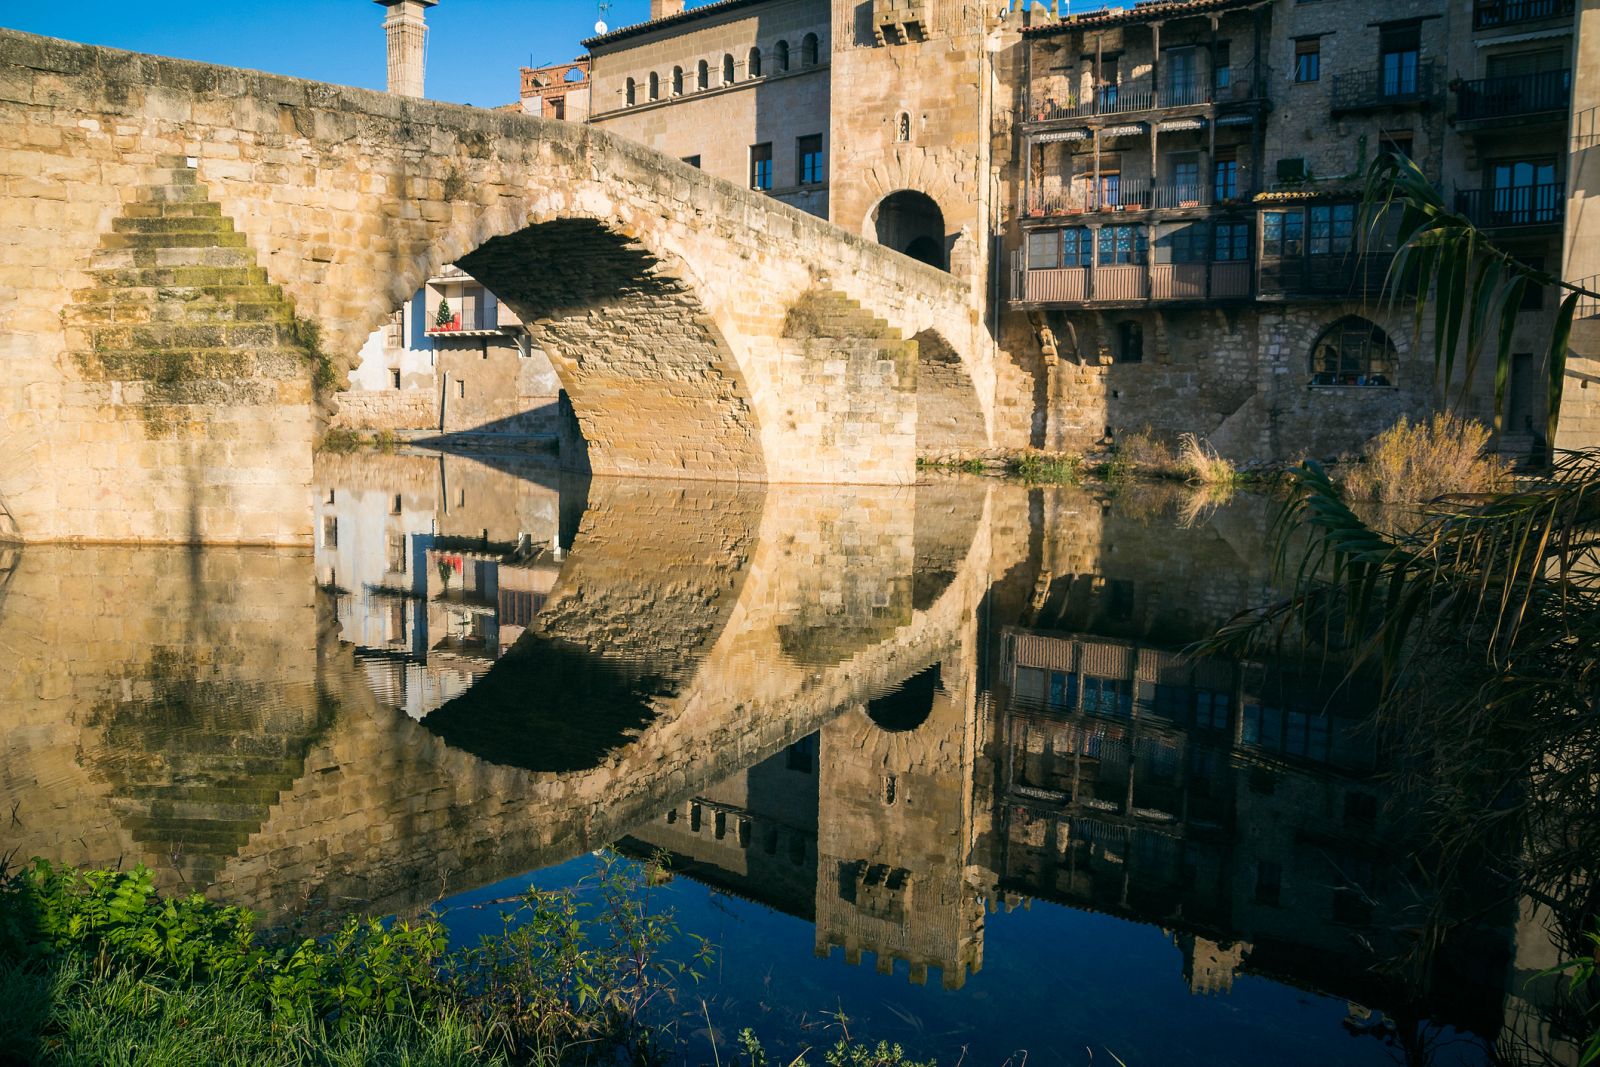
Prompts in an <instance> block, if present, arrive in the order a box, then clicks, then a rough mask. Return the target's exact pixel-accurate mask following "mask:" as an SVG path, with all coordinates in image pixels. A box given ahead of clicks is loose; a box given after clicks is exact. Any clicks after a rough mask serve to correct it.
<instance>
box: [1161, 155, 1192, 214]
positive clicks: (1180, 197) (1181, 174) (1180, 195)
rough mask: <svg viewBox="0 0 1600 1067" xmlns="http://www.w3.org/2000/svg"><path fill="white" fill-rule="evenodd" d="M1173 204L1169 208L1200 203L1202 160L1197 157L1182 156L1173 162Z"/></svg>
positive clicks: (1168, 205)
mask: <svg viewBox="0 0 1600 1067" xmlns="http://www.w3.org/2000/svg"><path fill="white" fill-rule="evenodd" d="M1172 192H1173V201H1174V202H1173V203H1171V204H1167V205H1166V206H1167V207H1178V206H1181V205H1185V204H1189V203H1194V204H1198V203H1199V202H1200V160H1199V158H1198V157H1197V156H1193V155H1189V156H1180V157H1178V158H1177V159H1174V160H1173V161H1172Z"/></svg>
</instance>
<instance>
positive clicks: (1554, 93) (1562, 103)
mask: <svg viewBox="0 0 1600 1067" xmlns="http://www.w3.org/2000/svg"><path fill="white" fill-rule="evenodd" d="M1571 96H1572V72H1571V71H1570V70H1547V71H1544V72H1543V73H1541V74H1513V75H1509V76H1507V77H1501V78H1478V79H1477V80H1475V81H1469V82H1462V83H1461V87H1460V88H1459V89H1458V90H1457V93H1456V118H1458V119H1466V120H1474V119H1505V118H1514V117H1516V116H1518V115H1537V114H1539V113H1540V112H1542V111H1565V110H1566V107H1567V101H1568V99H1569V98H1570V97H1571Z"/></svg>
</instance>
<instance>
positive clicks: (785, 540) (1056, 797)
mask: <svg viewBox="0 0 1600 1067" xmlns="http://www.w3.org/2000/svg"><path fill="white" fill-rule="evenodd" d="M321 462H322V466H321V468H320V470H319V472H318V479H319V489H318V493H319V501H320V502H319V505H318V514H317V527H318V534H317V537H318V540H317V546H318V547H317V548H316V550H315V552H314V553H309V554H308V553H286V552H282V551H238V550H230V551H218V550H204V551H200V550H196V551H185V550H174V549H162V550H130V549H127V548H64V547H48V546H36V547H30V548H28V549H27V550H26V551H24V552H21V553H12V554H11V555H9V556H7V557H5V558H3V559H0V649H3V650H4V652H5V654H6V655H7V656H8V658H9V659H10V661H11V663H12V665H13V668H14V669H8V670H7V671H5V673H4V674H0V703H3V708H4V711H3V713H0V714H3V715H4V722H3V732H0V800H3V801H4V808H5V811H6V812H7V813H8V814H7V815H6V821H7V823H8V825H7V826H6V828H4V829H3V830H0V848H3V849H5V850H7V851H10V850H15V851H16V852H17V853H19V854H22V855H29V854H37V855H43V856H48V857H52V858H57V859H61V860H65V861H69V862H74V863H85V864H101V865H104V864H115V863H122V864H129V863H132V862H135V861H138V862H143V863H146V864H148V865H149V866H151V867H152V868H154V869H155V870H156V871H157V872H158V877H159V878H160V879H161V880H162V881H163V882H164V883H165V884H166V885H167V886H168V887H170V888H177V887H180V886H186V887H193V888H198V889H203V890H207V891H209V892H212V893H214V894H216V895H218V896H220V897H225V898H227V899H230V900H235V901H238V902H241V903H244V904H247V905H249V906H250V907H252V908H254V909H256V910H258V911H259V912H262V913H263V914H264V915H265V916H266V917H267V918H268V920H269V921H271V922H274V923H295V924H305V925H307V926H309V927H310V928H312V929H318V928H325V927H327V926H328V925H329V924H331V923H333V922H335V921H336V920H337V918H338V916H340V915H342V914H344V913H347V912H350V911H362V912H385V913H387V912H408V911H411V910H414V909H416V908H419V907H422V906H424V905H426V904H428V903H429V902H432V901H435V900H437V899H439V898H441V897H443V896H447V895H450V894H452V893H456V892H460V891H464V890H470V889H472V888H474V887H477V886H482V885H486V884H488V883H491V882H494V881H496V880H499V879H502V878H505V877H509V876H512V875H516V874H518V873H520V872H525V871H528V870H531V869H534V868H540V867H544V866H548V865H551V864H555V863H559V862H561V861H563V860H567V859H569V858H571V857H573V856H576V855H579V854H581V853H582V852H584V851H585V850H589V849H592V848H595V847H598V846H600V845H602V844H605V843H608V842H618V843H620V845H621V847H622V848H623V849H624V850H627V851H632V852H635V853H639V854H643V853H645V852H648V851H655V850H665V851H666V852H667V853H669V854H670V855H671V856H672V858H673V866H674V869H675V870H677V871H679V872H680V873H682V874H686V875H688V876H689V877H690V878H692V879H695V880H697V881H699V882H703V883H705V884H707V885H710V886H714V887H717V888H719V889H722V890H726V891H728V892H731V893H733V894H734V895H736V896H738V897H744V898H748V899H752V900H755V901H758V902H760V903H762V904H765V905H768V906H770V907H771V908H773V909H776V910H777V911H779V912H782V913H786V914H788V915H792V916H797V917H799V918H801V919H804V920H806V921H807V922H810V923H811V924H813V926H814V947H815V950H816V953H817V955H819V956H822V957H828V956H835V957H837V956H842V957H843V958H844V959H845V960H847V961H849V962H850V963H858V962H860V961H861V959H862V957H863V955H864V954H870V955H872V956H873V957H874V958H875V961H876V965H877V968H878V970H880V971H883V972H901V973H904V974H906V975H907V976H908V977H909V979H910V980H911V981H912V982H913V983H918V984H920V983H922V982H925V981H927V979H928V976H929V973H930V972H935V973H937V975H938V978H939V980H940V982H941V983H942V985H943V986H944V987H946V988H947V989H958V988H961V987H962V986H963V985H965V984H966V983H968V982H969V981H970V980H971V977H972V976H973V975H975V974H977V973H979V972H980V971H981V970H982V969H983V966H984V962H985V961H984V951H985V942H986V938H988V937H989V934H990V930H989V928H988V927H989V925H990V924H992V923H997V924H1004V923H1005V922H1008V921H1012V920H1010V919H1009V918H1008V917H1005V916H1002V915H1001V913H1002V912H1010V911H1011V910H1012V909H1014V908H1016V907H1017V906H1018V905H1019V904H1023V903H1028V904H1030V905H1031V903H1032V902H1035V901H1046V902H1052V903H1056V904H1063V905H1067V906H1068V907H1070V908H1072V909H1080V910H1087V911H1091V912H1099V913H1108V914H1110V915H1113V916H1117V917H1120V918H1122V919H1128V920H1133V921H1135V922H1138V923H1144V924H1155V925H1158V926H1159V927H1161V928H1162V929H1164V930H1166V931H1167V932H1168V933H1169V934H1170V937H1171V939H1172V941H1173V942H1174V943H1175V945H1176V947H1177V950H1178V951H1177V953H1176V955H1174V956H1173V957H1172V958H1171V963H1170V966H1171V967H1172V968H1173V969H1174V971H1177V970H1180V969H1181V973H1182V976H1183V978H1184V980H1185V982H1186V984H1187V987H1188V989H1189V990H1190V991H1192V992H1196V993H1227V992H1228V991H1229V990H1230V989H1231V988H1232V987H1233V985H1234V983H1235V981H1236V980H1238V979H1239V977H1240V976H1242V975H1261V976H1266V977H1269V978H1272V979H1273V980H1275V981H1278V982H1282V983H1287V984H1290V985H1294V986H1301V987H1310V988H1312V989H1316V990H1319V991H1321V992H1324V993H1328V994H1332V995H1334V996H1338V997H1344V998H1347V999H1350V1000H1352V1001H1358V1002H1360V1003H1362V1004H1366V1005H1371V1006H1374V1007H1378V1008H1381V1009H1383V1010H1385V1011H1387V1012H1388V1013H1389V1015H1390V1016H1391V1017H1392V1018H1394V1019H1398V1020H1400V1022H1401V1024H1402V1026H1404V1025H1406V1024H1408V1023H1409V1022H1412V1021H1415V1020H1418V1019H1424V1018H1432V1019H1436V1020H1440V1021H1442V1022H1444V1023H1449V1024H1452V1025H1456V1026H1461V1027H1464V1028H1466V1029H1469V1030H1472V1031H1476V1032H1477V1033H1480V1034H1484V1035H1492V1034H1493V1033H1495V1032H1496V1030H1498V1029H1499V1027H1500V1026H1501V1025H1502V1022H1503V1020H1504V1019H1505V1018H1506V1016H1507V1014H1508V1013H1511V1012H1514V1011H1516V1010H1519V1008H1520V1005H1519V1002H1518V1001H1517V999H1516V995H1515V994H1516V993H1517V990H1516V989H1513V988H1511V987H1510V985H1509V983H1508V980H1507V976H1508V975H1509V974H1510V973H1511V972H1512V969H1513V965H1514V964H1515V965H1518V966H1520V965H1523V963H1524V961H1525V958H1529V957H1528V954H1529V953H1531V952H1535V951H1537V948H1538V946H1537V944H1536V942H1537V941H1538V933H1539V932H1538V931H1537V930H1536V929H1532V928H1531V927H1530V926H1529V924H1527V923H1524V924H1522V925H1521V926H1519V925H1518V924H1517V922H1516V916H1515V915H1511V916H1500V917H1499V918H1498V919H1497V920H1495V921H1493V922H1488V923H1481V924H1479V925H1478V926H1476V927H1474V928H1472V929H1471V930H1470V931H1469V932H1468V934H1467V935H1465V936H1464V937H1463V938H1462V939H1461V943H1460V944H1452V945H1447V946H1445V948H1444V950H1443V951H1441V952H1440V953H1439V954H1437V956H1436V958H1435V964H1434V966H1432V967H1430V968H1424V969H1423V970H1421V971H1420V972H1419V971H1416V970H1412V971H1407V972H1390V971H1386V970H1384V968H1383V967H1382V966H1381V963H1382V961H1383V960H1384V959H1386V958H1388V957H1390V956H1393V955H1396V954H1399V953H1400V952H1402V951H1403V950H1404V949H1405V948H1406V937H1405V934H1404V931H1405V930H1407V929H1408V928H1410V927H1411V926H1414V925H1415V923H1416V913H1417V911H1418V909H1420V908H1422V907H1424V906H1425V904H1426V903H1427V902H1426V901H1424V900H1422V899H1420V898H1419V897H1418V895H1417V893H1416V891H1415V889H1414V887H1413V886H1412V884H1411V882H1410V881H1409V875H1410V872H1409V871H1408V870H1407V868H1406V862H1405V857H1406V855H1407V848H1406V844H1405V843H1406V840H1407V836H1406V835H1407V832H1408V828H1407V827H1405V826H1404V825H1403V822H1402V821H1401V820H1399V819H1398V818H1397V817H1396V816H1395V815H1394V814H1393V813H1391V812H1389V811H1388V810H1387V808H1386V806H1385V799H1386V796H1385V791H1384V788H1383V786H1382V785H1381V780H1380V778H1379V777H1377V776H1376V775H1375V772H1376V770H1377V769H1378V768H1377V765H1376V762H1375V759H1374V754H1373V753H1372V751H1371V745H1370V741H1368V740H1366V739H1365V738H1364V735H1363V733H1362V732H1361V731H1360V730H1359V728H1358V726H1359V722H1360V717H1361V713H1362V710H1363V709H1362V708H1361V706H1360V700H1359V699H1358V698H1357V696H1355V695H1352V694H1351V693H1348V692H1340V691H1338V690H1337V689H1336V688H1335V687H1331V686H1330V685H1329V684H1327V682H1326V680H1325V679H1323V678H1321V677H1319V676H1317V675H1316V674H1314V673H1310V672H1305V671H1297V670H1294V669H1291V668H1289V667H1287V666H1284V665H1281V664H1279V665H1264V664H1235V663H1226V662H1218V661H1207V660H1200V661H1195V660H1190V659H1184V658H1182V657H1181V656H1179V655H1177V654H1176V653H1175V651H1174V650H1175V649H1177V648H1179V647H1180V646H1181V645H1182V644H1183V643H1185V642H1187V641H1189V640H1192V639H1193V638H1195V637H1197V636H1199V635H1201V634H1202V633H1204V632H1205V631H1206V630H1207V628H1208V627H1210V626H1212V625H1214V624H1215V623H1216V622H1217V621H1219V620H1220V619H1221V618H1223V617H1226V616H1227V615H1228V614H1231V613H1232V612H1233V611H1234V610H1236V609H1237V608H1239V607H1241V606H1243V605H1247V604H1252V603H1258V602H1260V601H1262V600H1264V599H1265V598H1266V597H1267V596H1268V594H1269V585H1268V577H1269V576H1268V574H1267V572H1266V567H1267V562H1266V561H1267V557H1268V553H1266V552H1265V551H1263V542H1264V538H1265V530H1266V526H1267V521H1268V505H1267V504H1266V503H1264V502H1259V501H1250V500H1241V501H1238V502H1235V503H1233V504H1231V505H1229V506H1227V507H1226V508H1223V509H1220V510H1218V511H1216V512H1215V513H1214V514H1211V515H1209V516H1206V517H1204V518H1203V519H1202V520H1201V521H1199V522H1191V523H1189V524H1183V523H1181V522H1178V521H1175V510H1176V509H1175V506H1174V502H1172V501H1170V500H1162V499H1149V498H1140V497H1135V498H1129V499H1124V500H1120V501H1118V502H1117V504H1116V505H1115V506H1112V505H1111V504H1109V503H1107V502H1103V501H1100V500H1097V499H1095V498H1094V497H1092V496H1090V495H1087V494H1085V493H1082V492H1079V491H1076V490H1068V489H1050V490H1041V489H1033V490H1029V489H1026V488H1023V487H1019V486H1014V485H1007V484H995V483H988V482H983V481H974V480H963V481H950V482H931V483H927V484H922V485H919V486H916V487H914V488H913V487H904V488H898V489H878V488H855V487H846V488H840V487H827V488H818V489H805V488H798V487H781V488H780V487H768V488H765V489H751V488H745V487H740V486H735V485H726V484H716V483H697V484H693V485H688V484H682V485H676V484H671V483H663V482H648V483H640V482H630V481H624V480H611V479H596V480H593V481H582V480H575V479H573V477H572V476H571V475H566V476H563V475H561V474H559V473H558V472H556V471H554V470H550V469H546V468H541V467H538V466H536V465H532V464H531V461H522V460H494V459H490V458H476V459H475V458H464V457H454V456H440V455H398V456H355V457H326V458H324V459H323V460H322V461H321ZM1016 921H1021V919H1020V917H1019V918H1018V919H1017V920H1016ZM1058 950H1059V953H1060V955H1061V957H1062V958H1063V959H1066V958H1072V957H1073V951H1074V950H1073V946H1072V945H1070V944H1063V945H1060V946H1058ZM1463 961H1466V962H1465V964H1464V963H1463ZM1099 962H1100V963H1104V962H1105V961H1099ZM1094 964H1095V961H1091V960H1083V959H1078V960H1076V962H1075V964H1074V968H1076V969H1078V970H1080V971H1081V970H1082V969H1084V968H1088V967H1091V966H1093V965H1094ZM1069 984H1070V983H1069ZM832 1006H833V1005H832V1004H831V1002H830V1003H825V1004H822V1005H819V1007H832ZM1352 1062H1353V1061H1352Z"/></svg>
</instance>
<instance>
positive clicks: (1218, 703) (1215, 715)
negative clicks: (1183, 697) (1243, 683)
mask: <svg viewBox="0 0 1600 1067" xmlns="http://www.w3.org/2000/svg"><path fill="white" fill-rule="evenodd" d="M1232 699H1233V698H1232V697H1231V696H1230V695H1229V694H1227V693H1224V692H1221V691H1219V690H1216V689H1196V690H1195V691H1194V724H1195V726H1196V727H1197V728H1199V729H1201V730H1226V729H1227V728H1228V707H1229V705H1230V704H1231V703H1232Z"/></svg>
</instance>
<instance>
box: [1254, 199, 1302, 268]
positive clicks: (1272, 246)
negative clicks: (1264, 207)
mask: <svg viewBox="0 0 1600 1067" xmlns="http://www.w3.org/2000/svg"><path fill="white" fill-rule="evenodd" d="M1305 250H1306V244H1305V215H1304V214H1303V213H1302V212H1301V210H1300V209H1299V208H1294V209H1292V210H1289V211H1264V212H1262V213H1261V254H1262V255H1263V256H1265V257H1266V258H1268V259H1291V258H1293V257H1295V256H1300V255H1303V254H1304V253H1305Z"/></svg>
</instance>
